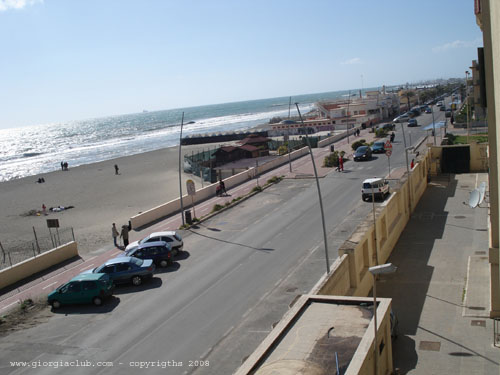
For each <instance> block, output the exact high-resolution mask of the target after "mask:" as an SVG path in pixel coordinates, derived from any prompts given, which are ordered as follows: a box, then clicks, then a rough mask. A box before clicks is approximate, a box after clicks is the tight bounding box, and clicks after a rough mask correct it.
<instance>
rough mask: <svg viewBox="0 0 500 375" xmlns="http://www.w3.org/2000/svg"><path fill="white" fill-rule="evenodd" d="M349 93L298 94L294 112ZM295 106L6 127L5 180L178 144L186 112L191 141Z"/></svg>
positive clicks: (200, 109) (264, 103) (0, 154)
mask: <svg viewBox="0 0 500 375" xmlns="http://www.w3.org/2000/svg"><path fill="white" fill-rule="evenodd" d="M348 92H349V91H347V90H345V91H333V92H326V93H318V94H307V95H298V96H294V97H292V98H291V100H292V106H291V114H292V116H294V115H296V114H297V110H296V107H295V105H294V104H293V103H295V102H297V103H299V108H300V111H301V113H306V112H308V111H310V110H312V109H313V108H314V103H315V102H318V101H321V100H331V99H336V98H339V97H342V96H346V95H347V93H348ZM350 92H351V93H352V92H353V91H352V90H351V91H350ZM289 103H290V97H281V98H272V99H260V100H249V101H242V102H233V103H224V104H214V105H204V106H197V107H188V108H178V109H170V110H163V111H154V112H147V111H144V112H143V113H136V114H128V115H119V116H110V117H102V118H95V119H88V120H78V121H70V122H62V123H57V124H40V125H33V126H25V127H20V128H10V129H0V181H1V182H3V181H9V180H12V179H16V178H22V177H27V176H33V175H38V174H43V173H47V172H51V171H55V170H57V169H60V167H61V162H62V161H65V162H68V164H69V167H70V168H71V167H75V166H79V165H84V164H90V163H96V162H100V161H104V160H109V159H114V158H118V157H122V156H128V155H134V154H139V153H144V152H148V151H153V150H158V149H161V148H165V147H172V146H176V145H178V144H179V135H180V124H181V117H182V113H183V112H184V124H186V125H184V126H183V137H185V136H188V135H195V134H206V133H218V132H228V131H242V130H246V129H251V128H253V127H255V126H258V125H262V124H266V123H268V122H269V120H270V119H271V118H273V117H282V118H284V117H287V116H288V111H289ZM189 122H194V123H192V124H187V123H189Z"/></svg>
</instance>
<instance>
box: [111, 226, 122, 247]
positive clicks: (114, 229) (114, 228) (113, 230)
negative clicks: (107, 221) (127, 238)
mask: <svg viewBox="0 0 500 375" xmlns="http://www.w3.org/2000/svg"><path fill="white" fill-rule="evenodd" d="M111 235H112V236H113V243H114V244H115V247H118V244H117V243H116V239H117V238H118V236H119V235H120V233H118V229H116V224H115V223H113V226H112V227H111Z"/></svg>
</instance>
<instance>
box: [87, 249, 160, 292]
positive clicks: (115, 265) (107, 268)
mask: <svg viewBox="0 0 500 375" xmlns="http://www.w3.org/2000/svg"><path fill="white" fill-rule="evenodd" d="M154 270H155V265H154V264H153V261H152V260H151V259H146V260H142V259H138V258H134V257H128V256H124V257H119V258H113V259H109V260H108V261H106V263H104V264H103V265H101V266H99V267H96V268H94V269H93V270H88V271H85V272H83V274H88V273H105V274H107V275H108V276H109V277H110V278H111V280H113V282H114V283H116V284H118V283H129V282H131V283H132V284H134V285H136V286H138V285H141V284H142V281H143V280H144V279H149V278H151V277H153V273H154Z"/></svg>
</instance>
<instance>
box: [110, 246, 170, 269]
mask: <svg viewBox="0 0 500 375" xmlns="http://www.w3.org/2000/svg"><path fill="white" fill-rule="evenodd" d="M124 256H129V257H134V258H139V259H143V260H145V259H151V260H153V263H154V264H155V265H157V266H160V267H167V266H168V265H170V264H172V261H173V257H174V256H173V252H172V246H171V245H170V243H168V242H164V241H156V242H145V243H143V244H142V245H139V246H136V247H133V248H132V249H131V250H128V251H126V252H125V253H123V254H120V255H118V256H117V258H123V257H124Z"/></svg>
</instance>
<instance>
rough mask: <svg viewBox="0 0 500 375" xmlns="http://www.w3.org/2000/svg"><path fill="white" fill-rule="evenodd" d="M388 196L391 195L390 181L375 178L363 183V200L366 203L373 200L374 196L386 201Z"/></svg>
mask: <svg viewBox="0 0 500 375" xmlns="http://www.w3.org/2000/svg"><path fill="white" fill-rule="evenodd" d="M387 194H389V181H387V180H386V179H385V178H378V177H375V178H368V179H366V180H364V181H363V187H362V188H361V198H362V199H363V200H364V201H366V200H371V199H372V196H373V195H374V196H375V198H381V199H384V198H385V196H386V195H387Z"/></svg>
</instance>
